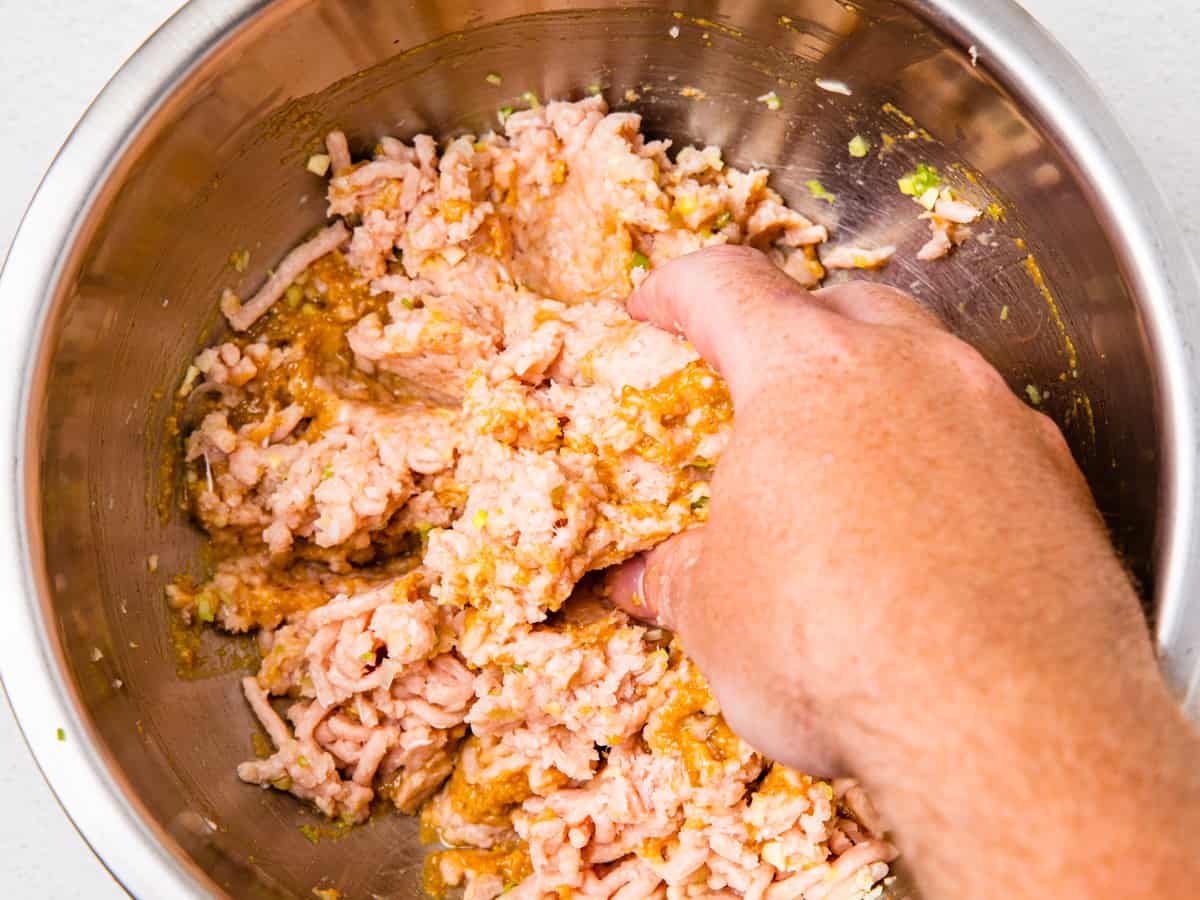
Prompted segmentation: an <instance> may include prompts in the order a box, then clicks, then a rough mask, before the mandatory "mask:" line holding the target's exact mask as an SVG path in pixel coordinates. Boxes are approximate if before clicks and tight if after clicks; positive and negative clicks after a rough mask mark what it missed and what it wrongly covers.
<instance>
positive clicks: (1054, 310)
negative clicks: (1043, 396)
mask: <svg viewBox="0 0 1200 900" xmlns="http://www.w3.org/2000/svg"><path fill="white" fill-rule="evenodd" d="M1025 271H1026V272H1028V273H1029V277H1030V278H1031V279H1033V283H1034V285H1035V286H1036V287H1037V289H1038V290H1039V291H1040V292H1041V294H1042V298H1043V299H1044V300H1045V301H1046V307H1047V308H1048V309H1049V310H1050V318H1051V319H1053V320H1054V327H1055V328H1057V329H1058V334H1059V337H1061V338H1062V342H1063V349H1064V350H1065V351H1066V354H1067V369H1068V371H1069V372H1070V373H1071V377H1072V378H1077V377H1079V354H1078V353H1077V352H1076V350H1075V342H1074V341H1073V340H1071V335H1070V334H1069V333H1068V332H1067V323H1066V322H1064V321H1063V317H1062V313H1060V312H1059V311H1058V304H1057V303H1056V302H1055V300H1054V295H1053V294H1051V293H1050V288H1048V287H1047V286H1046V279H1045V277H1044V276H1043V275H1042V270H1041V267H1039V266H1038V264H1037V260H1035V259H1034V258H1033V254H1032V253H1030V254H1027V255H1026V256H1025ZM1088 408H1089V409H1090V408H1091V404H1090V403H1089V405H1088Z"/></svg>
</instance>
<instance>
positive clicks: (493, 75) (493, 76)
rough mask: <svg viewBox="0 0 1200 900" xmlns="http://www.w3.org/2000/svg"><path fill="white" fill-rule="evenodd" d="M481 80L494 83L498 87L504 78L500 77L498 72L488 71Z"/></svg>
mask: <svg viewBox="0 0 1200 900" xmlns="http://www.w3.org/2000/svg"><path fill="white" fill-rule="evenodd" d="M483 80H484V81H486V82H487V83H488V84H493V85H495V86H496V87H500V85H502V84H503V83H504V79H503V78H501V77H500V73H499V72H488V73H487V74H486V75H485V76H483Z"/></svg>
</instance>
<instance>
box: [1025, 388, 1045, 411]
mask: <svg viewBox="0 0 1200 900" xmlns="http://www.w3.org/2000/svg"><path fill="white" fill-rule="evenodd" d="M1025 393H1026V395H1027V396H1028V397H1029V402H1030V403H1032V404H1033V405H1034V406H1041V405H1042V392H1041V391H1039V390H1038V389H1037V385H1036V384H1027V385H1025Z"/></svg>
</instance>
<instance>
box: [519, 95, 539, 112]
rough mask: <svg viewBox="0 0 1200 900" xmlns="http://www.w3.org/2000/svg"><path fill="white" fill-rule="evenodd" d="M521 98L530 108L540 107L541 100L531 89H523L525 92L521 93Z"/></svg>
mask: <svg viewBox="0 0 1200 900" xmlns="http://www.w3.org/2000/svg"><path fill="white" fill-rule="evenodd" d="M521 99H522V100H524V101H525V103H526V104H528V106H529V108H530V109H541V106H542V101H541V100H539V99H538V95H537V94H535V93H534V92H533V91H525V93H523V94H522V95H521Z"/></svg>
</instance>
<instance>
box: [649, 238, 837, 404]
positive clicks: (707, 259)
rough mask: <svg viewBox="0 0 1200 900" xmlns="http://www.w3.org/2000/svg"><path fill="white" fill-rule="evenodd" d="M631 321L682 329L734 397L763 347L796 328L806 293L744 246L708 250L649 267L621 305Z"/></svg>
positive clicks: (807, 304) (808, 303) (807, 301)
mask: <svg viewBox="0 0 1200 900" xmlns="http://www.w3.org/2000/svg"><path fill="white" fill-rule="evenodd" d="M626 305H627V308H628V309H629V313H630V314H631V315H632V316H633V317H634V318H636V319H645V320H647V321H649V322H652V323H653V324H655V325H657V326H659V327H660V328H664V329H666V330H667V331H673V332H675V333H676V334H682V335H683V336H684V337H686V338H687V339H688V340H689V341H690V342H691V343H692V345H693V346H695V348H696V350H697V351H699V353H700V355H701V356H703V357H704V358H705V360H707V361H708V362H709V363H710V364H711V365H712V366H713V368H715V369H716V370H717V371H718V372H720V373H721V375H722V376H723V377H724V378H725V381H726V382H727V383H728V384H729V388H730V390H731V391H732V392H733V394H734V398H735V401H736V398H737V395H738V394H739V393H743V392H745V390H746V389H747V387H748V386H749V384H750V383H751V382H753V381H754V379H755V376H756V374H757V372H758V370H759V367H760V365H761V360H762V357H763V354H764V353H765V352H768V348H769V347H770V346H773V345H777V344H778V343H779V342H781V341H783V340H786V338H787V336H788V335H789V334H793V333H796V332H798V331H799V330H800V329H802V327H803V322H802V319H803V317H802V315H801V316H799V317H798V314H801V313H802V312H803V311H804V310H805V309H809V310H816V309H817V307H816V305H815V304H814V303H813V301H812V298H811V296H810V295H809V293H808V292H807V291H806V290H804V288H802V287H800V285H799V284H797V283H796V282H795V281H794V280H792V279H791V278H789V277H788V276H787V275H785V274H784V273H783V272H782V271H780V270H779V269H778V268H777V267H776V266H775V265H773V264H772V263H771V261H770V260H769V259H767V257H766V256H765V255H763V254H762V253H760V252H759V251H757V250H753V249H751V248H749V247H743V246H735V245H724V246H720V247H710V248H707V249H705V250H701V251H699V252H697V253H689V254H688V255H686V256H681V257H679V258H677V259H673V260H671V261H670V262H668V263H667V264H666V265H664V266H662V267H660V268H658V269H656V270H655V271H653V272H652V273H651V274H650V276H649V277H648V278H647V279H646V280H645V281H643V282H642V285H641V287H639V288H638V289H637V290H636V291H634V292H633V294H631V295H630V297H629V300H628V303H627V304H626Z"/></svg>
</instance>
